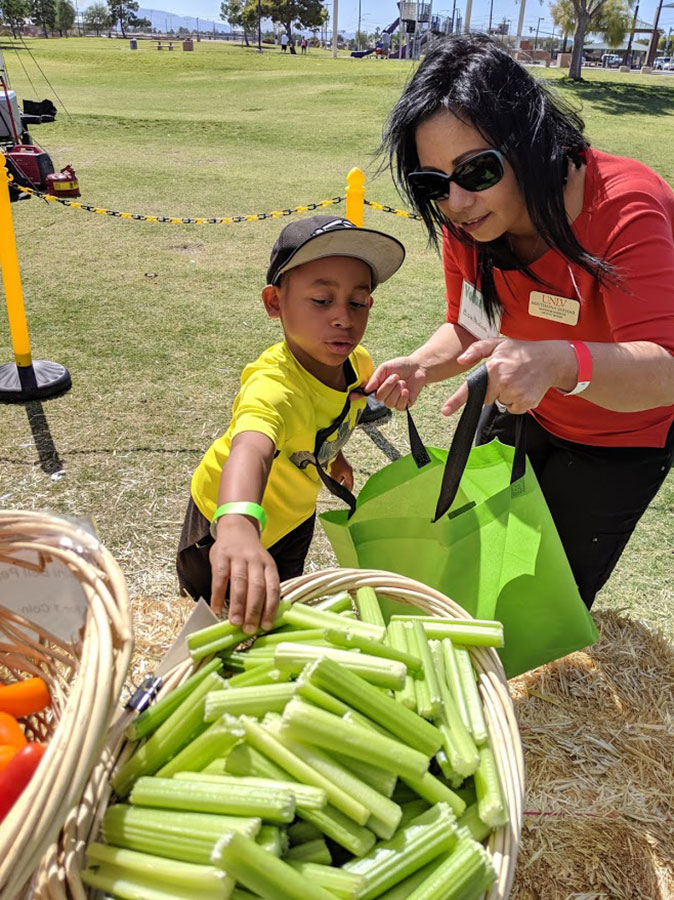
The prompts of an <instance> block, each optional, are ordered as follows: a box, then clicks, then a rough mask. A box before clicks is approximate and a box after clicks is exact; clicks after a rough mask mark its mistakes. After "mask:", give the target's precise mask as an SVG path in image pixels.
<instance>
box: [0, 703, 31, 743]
mask: <svg viewBox="0 0 674 900" xmlns="http://www.w3.org/2000/svg"><path fill="white" fill-rule="evenodd" d="M26 743H27V741H26V738H25V736H24V733H23V731H22V730H21V726H20V725H19V723H18V722H17V721H16V719H15V718H14V716H10V714H9V713H6V712H0V744H9V745H10V747H16V748H17V749H18V750H20V749H21V748H22V747H25V746H26Z"/></svg>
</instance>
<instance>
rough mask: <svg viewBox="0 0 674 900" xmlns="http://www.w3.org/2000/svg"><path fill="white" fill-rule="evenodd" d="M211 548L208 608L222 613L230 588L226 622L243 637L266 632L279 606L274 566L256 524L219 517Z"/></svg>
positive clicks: (276, 570) (277, 582) (243, 519)
mask: <svg viewBox="0 0 674 900" xmlns="http://www.w3.org/2000/svg"><path fill="white" fill-rule="evenodd" d="M216 534H217V537H216V541H215V543H214V544H213V546H212V547H211V550H210V553H209V557H210V561H211V571H212V573H213V574H212V582H211V608H212V609H213V611H214V612H216V613H221V612H222V610H223V608H224V604H225V592H226V591H227V585H229V621H230V622H231V623H232V625H243V630H244V631H245V632H246V634H254V633H255V632H256V631H258V630H259V629H260V628H263V629H265V630H267V631H268V630H269V629H270V628H272V627H273V625H274V618H275V616H276V610H277V607H278V603H279V596H280V585H279V577H278V569H277V568H276V563H275V562H274V560H273V559H272V557H271V556H270V555H269V553H268V552H267V551H266V550H265V549H264V547H263V546H262V544H261V543H260V534H259V530H258V524H257V522H253V521H251V520H250V519H249V518H248V517H246V516H239V515H229V516H222V518H220V519H219V520H218V524H217V532H216Z"/></svg>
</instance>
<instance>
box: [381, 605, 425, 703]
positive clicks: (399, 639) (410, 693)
mask: <svg viewBox="0 0 674 900" xmlns="http://www.w3.org/2000/svg"><path fill="white" fill-rule="evenodd" d="M386 643H387V644H388V645H389V646H391V647H393V648H395V649H396V650H398V651H399V652H400V653H404V654H406V655H407V656H410V657H412V658H413V659H418V657H416V656H414V654H413V653H410V648H409V643H408V640H407V628H405V624H404V622H389V626H388V628H387V630H386ZM419 665H421V660H419ZM413 671H415V672H418V671H419V670H418V669H414V670H413ZM409 672H410V667H409V666H408V674H407V676H406V678H405V684H404V686H403V688H402V690H400V691H396V692H395V697H396V700H397V701H398V703H401V704H402V705H403V706H406V707H407V708H408V709H411V710H413V711H416V708H417V696H416V691H415V689H414V679H413V678H412V676H411V675H410V674H409Z"/></svg>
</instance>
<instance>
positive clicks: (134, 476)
mask: <svg viewBox="0 0 674 900" xmlns="http://www.w3.org/2000/svg"><path fill="white" fill-rule="evenodd" d="M28 47H29V48H30V52H31V54H32V57H34V59H33V58H32V57H31V56H30V55H29V53H28V52H27V51H26V50H24V49H21V48H17V50H16V52H14V51H12V50H5V62H6V66H7V68H8V69H9V73H10V77H11V81H12V87H13V88H14V89H15V90H16V91H17V94H18V96H19V97H20V98H21V97H28V98H35V97H36V96H37V98H40V99H41V98H42V97H52V98H53V97H54V94H53V92H52V90H51V89H50V87H49V86H48V85H47V84H46V83H45V81H44V79H43V76H42V74H41V73H40V72H39V71H38V69H37V67H36V65H35V62H34V60H36V61H37V62H38V63H39V65H40V67H41V68H42V70H43V71H44V73H45V74H46V76H47V77H48V78H49V80H50V81H51V83H52V84H53V85H54V88H55V89H56V92H57V93H58V95H59V96H60V98H61V100H62V101H63V103H64V104H65V106H66V108H67V110H68V114H66V113H65V112H64V111H63V109H61V110H60V111H59V115H58V118H57V121H56V122H55V123H53V124H50V125H44V126H41V127H40V128H34V129H32V133H33V135H34V137H35V139H36V140H37V141H38V142H41V143H43V144H44V146H45V148H47V149H48V150H49V152H50V153H51V154H52V157H53V159H54V162H55V164H56V165H57V167H61V166H63V165H65V164H66V163H68V162H70V163H72V164H73V165H74V166H75V167H76V169H77V173H78V175H79V178H80V182H81V187H82V192H83V200H84V202H86V203H93V204H98V205H100V206H101V207H107V208H111V209H115V210H120V211H124V212H133V213H144V214H153V215H154V214H159V215H175V216H223V215H233V214H242V213H261V212H267V211H271V210H276V209H282V208H286V207H292V206H295V205H297V204H301V203H309V202H315V201H318V200H321V199H323V198H327V197H334V196H339V195H342V194H343V191H344V184H345V177H346V174H347V172H348V171H349V169H350V168H351V167H352V166H355V165H359V166H361V167H362V168H363V169H365V170H366V172H367V178H368V182H367V186H366V187H367V190H366V193H367V196H368V197H369V198H370V199H372V200H378V201H380V202H383V203H390V204H393V205H399V200H398V199H397V198H396V195H395V192H394V190H393V187H392V184H391V181H390V178H389V177H388V175H386V174H382V175H380V176H379V177H376V171H377V161H376V157H375V153H376V148H377V145H378V142H379V139H380V135H381V129H382V123H383V121H384V119H385V116H386V114H387V112H388V110H389V109H390V108H391V106H392V104H393V103H394V102H395V100H396V98H397V96H398V95H399V93H400V91H401V88H402V86H403V84H404V83H405V80H406V79H407V77H408V75H409V73H410V71H411V69H410V64H409V63H407V62H405V61H393V60H390V61H388V62H384V61H380V62H376V61H375V60H373V59H369V58H366V59H364V60H352V59H349V58H339V59H337V60H333V59H332V58H331V57H330V54H329V53H323V52H321V51H311V52H310V54H309V55H308V56H306V57H302V56H300V55H297V56H290V55H281V53H280V52H279V50H278V48H275V49H274V50H271V49H270V50H265V52H264V53H263V54H262V55H259V54H257V53H256V52H255V51H254V50H246V49H243V48H241V47H238V46H231V45H226V44H220V43H212V44H211V43H206V42H202V43H200V44H195V51H194V53H184V52H182V51H180V50H177V51H173V52H172V53H169V52H165V51H163V52H161V53H159V52H157V51H156V50H155V49H154V45H153V44H151V43H149V42H148V43H143V42H141V43H140V49H139V50H138V51H136V52H133V51H131V50H130V49H129V44H128V41H114V40H105V39H100V40H95V39H73V38H71V39H69V40H48V41H44V40H34V41H29V42H28ZM541 75H543V76H544V77H546V78H550V79H551V80H554V81H556V82H557V85H558V87H559V88H560V89H561V91H562V93H563V94H564V96H565V97H566V98H567V99H568V100H570V101H571V102H573V103H575V104H576V105H579V106H580V107H581V109H582V112H583V115H584V117H585V119H586V121H587V125H588V133H589V136H590V139H591V141H592V142H593V143H594V144H595V145H596V146H598V147H599V148H601V149H604V150H608V151H611V152H616V153H622V154H626V155H630V156H634V157H636V158H638V159H641V160H642V161H643V162H645V163H647V164H648V165H650V166H652V167H653V168H654V169H655V170H656V171H658V172H659V173H660V174H662V175H663V176H664V177H665V178H666V179H668V180H669V181H670V183H674V155H673V154H672V151H671V148H672V146H674V115H673V113H674V80H673V79H671V78H668V77H667V76H664V75H663V76H651V77H647V76H644V77H641V76H624V75H620V74H619V73H617V72H612V71H597V72H593V73H591V74H588V76H587V78H588V80H587V81H585V82H584V83H582V84H579V85H574V84H571V83H568V82H567V81H565V80H563V78H562V77H561V73H560V72H556V71H549V72H541ZM28 76H30V80H31V81H32V83H33V85H35V88H36V90H35V91H34V90H33V88H32V87H31V84H30V83H29V80H28ZM335 209H336V210H343V206H341V207H335ZM13 212H14V217H15V230H16V236H17V244H18V251H19V259H20V264H21V270H22V278H23V287H24V293H25V299H26V307H27V312H28V320H29V326H30V330H31V337H32V343H33V355H34V357H35V358H46V359H52V360H57V361H58V362H61V363H63V364H65V365H67V366H68V368H69V369H70V371H71V373H72V377H73V389H72V390H71V391H70V392H69V393H68V394H67V395H65V396H64V397H62V398H59V399H56V400H53V401H50V402H46V403H45V404H44V406H43V408H42V413H43V416H42V417H41V416H40V412H41V411H40V409H38V408H35V407H33V408H32V409H26V408H24V407H23V406H12V407H3V408H2V416H0V502H2V504H3V506H5V507H11V506H15V507H24V508H39V509H47V508H48V509H53V510H57V511H60V512H64V513H70V514H78V515H90V516H93V517H94V518H95V519H96V521H97V524H98V527H99V530H100V534H101V536H102V538H103V540H104V541H105V542H106V544H107V545H108V546H109V548H110V549H111V550H112V552H113V553H114V554H115V555H116V557H117V558H118V560H119V561H120V563H121V565H122V567H123V569H124V571H125V574H126V575H127V578H128V580H129V585H130V589H131V593H132V595H134V596H135V595H145V596H150V597H156V598H157V599H158V600H160V599H161V600H168V599H170V598H172V597H173V596H175V591H176V585H175V580H174V574H173V555H174V551H175V545H176V542H177V538H178V533H179V530H180V525H181V522H182V516H183V513H184V507H185V505H186V503H187V498H188V486H189V479H190V475H191V473H192V470H193V469H194V467H195V465H196V464H197V462H198V460H199V458H200V454H201V453H202V452H203V450H204V449H205V448H206V447H207V446H208V444H209V443H210V442H211V441H212V440H213V439H214V438H215V437H216V436H217V435H218V434H219V433H220V432H221V431H222V430H223V429H224V427H225V426H226V424H227V422H228V418H229V412H230V406H231V401H232V399H233V397H234V394H235V392H236V389H237V385H238V378H239V374H240V371H241V369H242V367H243V366H244V364H245V363H246V362H248V361H249V360H251V359H253V358H255V357H256V356H257V355H258V354H259V352H260V351H261V350H262V349H263V348H264V347H265V346H267V345H269V344H271V343H272V342H274V341H275V340H277V339H278V338H279V335H280V332H279V329H278V324H277V323H276V322H272V321H270V320H268V319H267V318H266V316H265V314H264V310H263V307H262V303H261V300H260V290H261V288H262V286H263V285H264V273H265V271H266V266H267V260H268V255H269V250H270V248H271V245H272V243H273V241H274V240H275V238H276V235H277V234H278V231H279V228H280V226H281V224H283V223H284V221H287V220H281V222H279V221H276V220H266V221H262V222H256V223H253V224H244V225H230V226H226V225H219V226H191V227H187V226H170V225H159V224H146V223H139V222H122V221H118V220H114V219H110V218H107V217H104V216H97V215H92V214H89V213H86V212H79V211H76V210H70V209H66V208H62V207H57V206H54V205H47V204H44V203H42V202H40V201H38V200H31V201H29V202H26V203H19V204H15V205H14V207H13ZM365 224H366V225H370V226H372V227H376V228H381V229H384V230H388V231H390V232H391V233H393V234H395V235H396V236H397V237H398V238H400V239H401V240H402V241H403V242H404V243H405V245H406V246H407V249H408V258H407V262H406V263H405V267H404V270H403V272H402V273H401V274H399V275H398V276H396V277H395V278H394V279H393V280H392V281H391V282H390V284H386V285H385V286H384V287H382V288H381V289H379V290H378V291H377V293H376V296H375V306H374V309H373V313H372V318H371V325H370V327H369V329H368V335H367V340H366V344H367V346H368V347H369V348H370V349H371V351H372V353H373V356H374V357H375V359H376V360H379V361H381V360H383V359H386V358H388V357H389V356H393V355H398V354H400V353H404V352H407V351H410V350H412V349H413V348H414V347H415V346H417V345H418V344H419V343H420V342H422V341H423V340H424V339H425V338H426V337H427V335H428V334H429V333H430V332H431V330H432V329H434V328H435V327H436V325H437V324H438V323H440V322H441V321H442V319H443V316H444V301H443V283H442V273H441V266H440V264H439V261H438V260H437V259H436V258H435V256H434V254H433V252H432V251H430V250H429V249H428V248H427V246H426V242H425V239H424V236H423V232H422V229H421V227H420V226H419V225H418V224H417V223H415V222H413V221H410V220H405V219H401V218H397V217H394V216H391V215H386V214H384V213H380V212H375V211H372V210H367V211H366V220H365ZM3 319H4V314H2V317H0V346H2V348H3V350H2V354H1V355H0V362H5V361H9V360H10V359H11V358H12V357H11V348H10V339H9V334H8V330H7V325H6V320H5V321H3ZM450 390H451V386H449V385H441V386H435V387H433V389H431V390H429V391H427V392H426V393H425V394H424V395H423V397H422V399H421V401H420V403H419V404H418V407H417V409H418V414H417V419H418V425H419V427H420V430H421V433H422V435H423V436H424V438H425V439H426V440H427V441H428V442H429V443H433V444H436V445H439V446H446V445H447V443H448V441H449V437H450V434H449V431H448V427H447V423H446V420H445V419H444V418H443V417H441V416H440V415H439V406H440V403H441V401H442V399H443V398H444V397H445V396H447V395H448V393H449V392H450ZM451 427H452V426H450V428H451ZM381 433H382V434H383V435H384V436H385V437H386V439H387V440H388V441H389V442H390V443H391V444H393V445H394V446H396V447H397V448H398V449H399V450H401V451H402V452H404V450H405V426H404V420H403V418H402V417H400V416H398V417H394V419H393V421H392V422H390V423H389V424H387V425H385V426H383V428H382V429H381ZM38 451H41V456H42V460H41V459H40V454H39V452H38ZM348 455H349V457H350V458H351V460H352V461H353V463H354V465H355V469H356V475H357V484H358V485H360V484H362V483H363V481H364V479H365V478H366V477H367V476H368V475H369V474H371V473H372V472H373V471H375V470H376V469H378V468H379V467H380V466H381V465H383V464H385V463H386V462H387V459H386V456H385V455H384V454H383V453H382V452H381V450H380V449H378V448H377V447H375V446H374V445H373V443H372V441H371V439H370V437H368V435H367V434H366V433H365V432H364V431H363V430H362V429H361V430H359V432H358V433H357V434H356V436H355V437H354V439H353V440H352V442H351V444H350V446H349V453H348ZM59 462H60V463H62V466H63V468H64V469H65V473H66V474H65V477H63V478H60V479H52V478H51V477H50V476H51V473H52V472H53V471H54V469H57V468H60V466H59V465H58V463H59ZM322 502H325V503H326V504H329V503H330V502H331V501H330V499H329V498H328V499H327V500H325V501H322ZM673 506H674V485H673V481H672V479H670V480H669V482H668V484H667V485H666V486H665V487H664V488H663V490H662V491H661V492H660V494H659V496H658V497H657V498H656V500H655V502H654V503H653V505H652V507H651V509H650V510H649V511H648V513H647V515H646V516H645V517H644V520H643V522H642V524H641V525H640V527H639V529H638V531H637V533H636V535H635V537H634V539H633V541H632V543H631V544H630V547H629V548H628V550H627V552H626V553H625V555H624V557H623V559H622V561H621V563H620V565H619V567H618V569H617V571H616V572H615V574H614V576H613V578H612V580H611V583H610V584H609V586H608V587H607V588H606V589H605V590H604V591H603V592H602V595H601V597H600V599H599V600H598V603H597V605H598V607H602V606H611V607H613V608H618V609H627V610H630V611H631V613H632V614H633V615H634V616H635V617H638V618H640V619H642V620H643V621H645V622H647V623H649V624H652V625H655V626H657V627H660V628H662V629H665V630H667V632H668V633H669V634H670V636H671V635H672V634H673V633H674V629H673V627H672V625H671V621H670V609H671V600H672V593H673V592H672V587H671V582H672V579H671V571H672V549H671V548H672V529H671V514H672V507H673ZM332 562H333V558H332V555H331V551H330V549H329V547H328V545H327V542H326V541H325V539H324V538H323V537H322V535H320V534H317V537H316V539H315V541H314V544H313V545H312V550H311V554H310V559H309V564H310V566H311V567H313V568H318V567H323V566H325V565H328V564H331V563H332Z"/></svg>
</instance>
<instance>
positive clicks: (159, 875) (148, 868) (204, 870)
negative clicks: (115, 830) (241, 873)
mask: <svg viewBox="0 0 674 900" xmlns="http://www.w3.org/2000/svg"><path fill="white" fill-rule="evenodd" d="M86 852H87V862H88V863H89V865H99V864H104V865H111V866H118V867H119V868H120V869H124V870H125V871H126V872H127V873H129V874H130V875H132V876H133V875H140V876H143V877H146V878H148V879H149V880H150V881H151V882H157V883H158V884H161V883H163V882H167V883H168V884H169V885H170V886H172V887H178V886H183V887H185V888H189V889H191V891H192V892H193V893H195V894H197V893H198V894H199V895H201V893H202V891H206V892H209V891H210V892H214V893H219V895H220V896H222V897H228V896H229V894H231V892H232V890H233V888H234V882H233V881H232V879H231V878H228V877H227V875H226V874H225V873H224V872H223V871H222V869H217V868H216V867H215V866H200V865H196V864H195V863H187V862H179V861H177V860H171V862H167V860H166V858H165V857H162V856H153V855H151V854H148V853H138V852H137V851H136V850H126V849H124V848H121V847H109V846H108V845H107V844H99V843H97V842H94V843H93V844H89V846H88V847H87V851H86Z"/></svg>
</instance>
